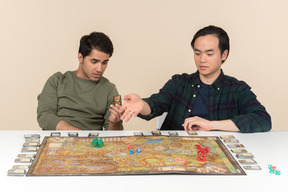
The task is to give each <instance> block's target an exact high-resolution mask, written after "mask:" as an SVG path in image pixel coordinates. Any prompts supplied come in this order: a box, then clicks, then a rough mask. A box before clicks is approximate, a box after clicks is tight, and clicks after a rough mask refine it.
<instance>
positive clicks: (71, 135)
mask: <svg viewBox="0 0 288 192" xmlns="http://www.w3.org/2000/svg"><path fill="white" fill-rule="evenodd" d="M68 136H69V137H78V133H76V132H69V133H68Z"/></svg>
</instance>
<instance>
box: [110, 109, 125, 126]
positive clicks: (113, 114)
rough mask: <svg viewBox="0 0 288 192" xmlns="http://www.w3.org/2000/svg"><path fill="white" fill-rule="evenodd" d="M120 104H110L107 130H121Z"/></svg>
mask: <svg viewBox="0 0 288 192" xmlns="http://www.w3.org/2000/svg"><path fill="white" fill-rule="evenodd" d="M120 109H121V106H120V105H119V104H116V105H110V109H109V111H110V116H109V128H108V130H121V129H122V126H121V118H120V117H121V115H122V114H123V112H120Z"/></svg>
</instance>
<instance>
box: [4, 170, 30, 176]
mask: <svg viewBox="0 0 288 192" xmlns="http://www.w3.org/2000/svg"><path fill="white" fill-rule="evenodd" d="M25 174H26V170H25V169H9V170H8V173H7V175H8V176H24V175H25Z"/></svg>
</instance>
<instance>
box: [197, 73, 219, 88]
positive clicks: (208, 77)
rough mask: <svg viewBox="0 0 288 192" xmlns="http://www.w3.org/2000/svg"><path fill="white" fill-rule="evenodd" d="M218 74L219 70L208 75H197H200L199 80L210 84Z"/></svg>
mask: <svg viewBox="0 0 288 192" xmlns="http://www.w3.org/2000/svg"><path fill="white" fill-rule="evenodd" d="M220 74H221V70H219V71H217V72H215V73H213V74H210V75H202V74H199V77H200V80H201V81H202V82H203V83H205V84H206V85H212V84H213V83H214V82H215V81H216V79H217V78H218V77H219V75H220Z"/></svg>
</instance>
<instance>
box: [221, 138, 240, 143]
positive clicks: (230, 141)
mask: <svg viewBox="0 0 288 192" xmlns="http://www.w3.org/2000/svg"><path fill="white" fill-rule="evenodd" d="M223 141H224V142H225V143H239V141H238V140H237V139H224V140H223Z"/></svg>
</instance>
